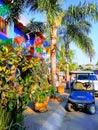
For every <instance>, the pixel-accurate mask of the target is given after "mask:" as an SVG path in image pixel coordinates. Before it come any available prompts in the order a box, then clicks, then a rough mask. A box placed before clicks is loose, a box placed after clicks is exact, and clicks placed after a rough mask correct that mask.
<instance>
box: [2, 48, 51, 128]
mask: <svg viewBox="0 0 98 130" xmlns="http://www.w3.org/2000/svg"><path fill="white" fill-rule="evenodd" d="M22 51H23V49H22V48H21V47H20V46H18V47H16V48H14V50H13V51H9V50H8V49H7V47H5V46H2V47H1V48H0V105H1V109H0V114H1V113H3V114H2V116H1V117H2V119H1V121H2V122H1V124H2V125H0V130H4V129H7V128H8V129H13V130H14V129H15V130H16V129H18V128H21V129H23V126H22V123H23V114H22V113H23V111H24V109H25V107H26V106H27V105H28V104H29V103H30V102H31V101H34V100H35V97H36V94H37V97H40V98H42V100H44V98H45V96H46V95H50V88H49V83H48V80H47V66H45V64H44V63H43V61H41V60H40V59H37V58H36V59H35V58H33V57H32V59H30V60H27V59H26V55H22V54H21V52H22ZM35 91H36V93H35ZM41 95H42V97H41ZM36 99H37V100H38V98H36ZM5 114H6V115H7V116H9V118H8V119H9V120H6V119H3V118H5V117H4V115H5Z"/></svg>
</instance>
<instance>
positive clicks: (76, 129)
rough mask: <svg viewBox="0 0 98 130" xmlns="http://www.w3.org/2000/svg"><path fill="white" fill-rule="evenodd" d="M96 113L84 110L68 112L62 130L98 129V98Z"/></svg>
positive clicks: (97, 100)
mask: <svg viewBox="0 0 98 130" xmlns="http://www.w3.org/2000/svg"><path fill="white" fill-rule="evenodd" d="M96 107H97V108H96V109H97V111H96V114H95V115H89V114H86V113H83V112H67V113H66V117H65V119H64V120H63V122H62V124H61V129H60V130H98V99H96Z"/></svg>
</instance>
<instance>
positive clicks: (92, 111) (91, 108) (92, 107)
mask: <svg viewBox="0 0 98 130" xmlns="http://www.w3.org/2000/svg"><path fill="white" fill-rule="evenodd" d="M87 111H88V112H89V113H90V114H95V113H96V108H95V104H89V105H88V106H87Z"/></svg>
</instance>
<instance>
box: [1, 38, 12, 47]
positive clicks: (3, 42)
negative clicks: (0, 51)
mask: <svg viewBox="0 0 98 130" xmlns="http://www.w3.org/2000/svg"><path fill="white" fill-rule="evenodd" d="M12 44H13V40H12V38H9V39H7V40H2V39H0V46H2V45H8V46H10V45H12Z"/></svg>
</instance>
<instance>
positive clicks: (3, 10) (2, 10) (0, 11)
mask: <svg viewBox="0 0 98 130" xmlns="http://www.w3.org/2000/svg"><path fill="white" fill-rule="evenodd" d="M9 12H10V10H9V6H8V5H4V6H0V16H5V15H8V14H9Z"/></svg>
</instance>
